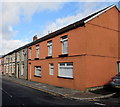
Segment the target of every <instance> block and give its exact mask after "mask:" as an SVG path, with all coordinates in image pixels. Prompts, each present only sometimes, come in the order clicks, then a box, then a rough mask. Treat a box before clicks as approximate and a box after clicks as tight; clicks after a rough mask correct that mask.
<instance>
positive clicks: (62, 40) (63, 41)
mask: <svg viewBox="0 0 120 107" xmlns="http://www.w3.org/2000/svg"><path fill="white" fill-rule="evenodd" d="M60 41H61V42H62V54H68V37H67V36H66V37H65V38H64V37H62V38H61V40H60ZM65 42H67V50H66V51H65V49H66V47H64V43H65Z"/></svg>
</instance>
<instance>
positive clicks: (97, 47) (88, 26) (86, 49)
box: [28, 5, 120, 90]
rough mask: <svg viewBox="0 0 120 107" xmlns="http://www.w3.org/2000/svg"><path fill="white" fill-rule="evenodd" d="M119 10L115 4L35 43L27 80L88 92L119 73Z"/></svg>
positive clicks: (29, 60) (29, 54)
mask: <svg viewBox="0 0 120 107" xmlns="http://www.w3.org/2000/svg"><path fill="white" fill-rule="evenodd" d="M119 13H120V11H119V10H118V8H117V7H116V6H114V5H112V6H109V7H107V8H104V9H102V10H100V11H98V12H96V13H94V14H92V15H90V16H88V17H86V18H84V19H82V20H80V21H78V22H76V23H73V24H71V25H69V26H66V27H64V28H62V29H59V30H57V31H55V32H53V33H50V34H48V35H46V36H45V37H42V38H40V39H37V40H36V41H34V42H32V43H31V44H30V46H29V47H28V79H29V80H32V81H37V82H42V83H47V84H52V85H55V86H60V87H66V88H72V89H77V90H86V89H88V88H91V87H97V86H103V85H106V84H108V83H109V81H110V80H111V78H112V77H113V76H114V75H116V74H117V71H118V64H117V61H118V59H119V56H120V53H119V50H120V47H119V46H118V41H119V37H118V36H119V35H118V33H119V32H120V28H119V27H118V20H119V16H120V14H119Z"/></svg>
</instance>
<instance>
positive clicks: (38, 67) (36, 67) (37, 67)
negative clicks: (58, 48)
mask: <svg viewBox="0 0 120 107" xmlns="http://www.w3.org/2000/svg"><path fill="white" fill-rule="evenodd" d="M37 69H39V71H40V73H39V74H37V73H36V71H37ZM35 76H39V77H41V76H42V71H41V66H35Z"/></svg>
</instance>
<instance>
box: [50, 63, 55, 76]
mask: <svg viewBox="0 0 120 107" xmlns="http://www.w3.org/2000/svg"><path fill="white" fill-rule="evenodd" d="M49 75H54V64H53V63H50V64H49Z"/></svg>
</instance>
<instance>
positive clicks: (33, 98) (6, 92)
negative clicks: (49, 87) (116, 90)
mask: <svg viewBox="0 0 120 107" xmlns="http://www.w3.org/2000/svg"><path fill="white" fill-rule="evenodd" d="M1 91H2V105H3V106H6V105H16V106H17V105H20V106H29V105H33V106H35V105H53V106H56V105H95V104H94V103H93V102H89V101H78V100H72V99H66V98H63V97H61V96H54V95H51V94H48V93H45V92H42V91H39V90H36V89H33V88H30V87H27V86H23V85H20V84H17V83H15V82H12V81H8V80H5V79H3V80H2V88H1Z"/></svg>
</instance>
